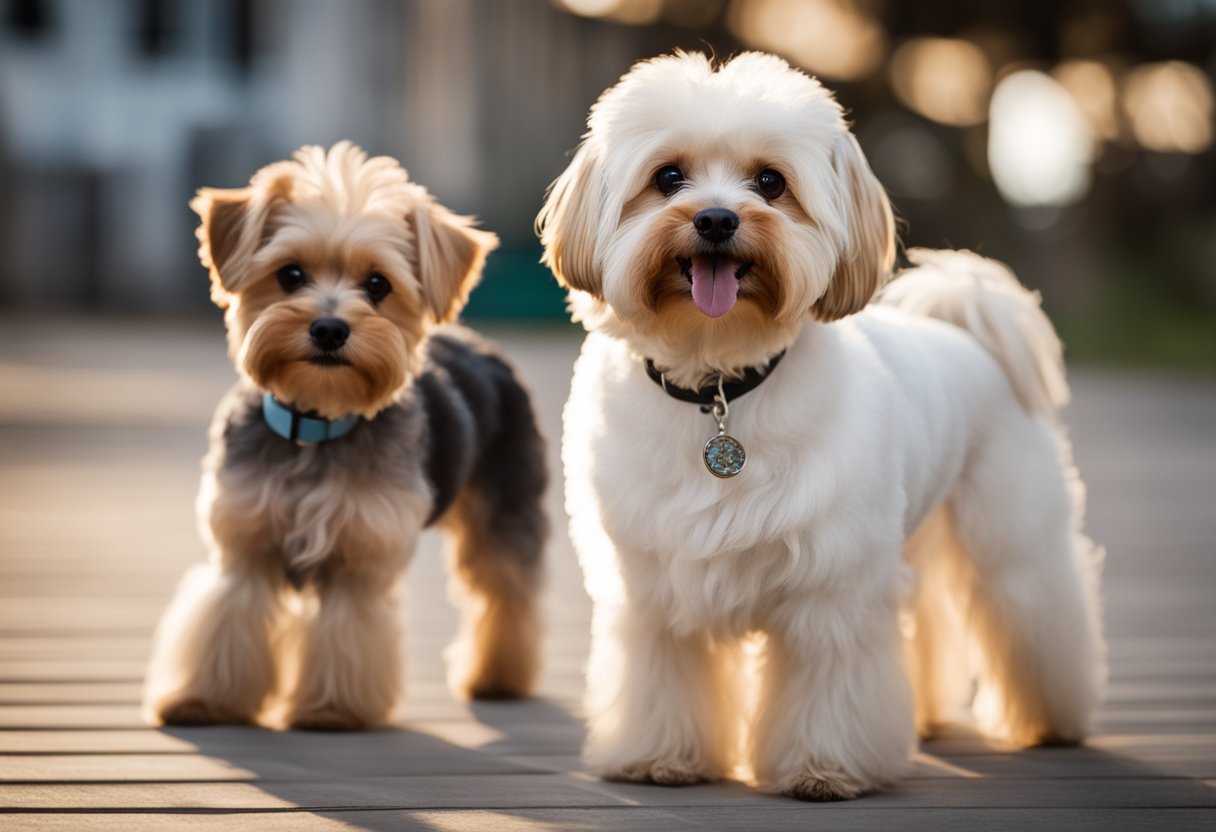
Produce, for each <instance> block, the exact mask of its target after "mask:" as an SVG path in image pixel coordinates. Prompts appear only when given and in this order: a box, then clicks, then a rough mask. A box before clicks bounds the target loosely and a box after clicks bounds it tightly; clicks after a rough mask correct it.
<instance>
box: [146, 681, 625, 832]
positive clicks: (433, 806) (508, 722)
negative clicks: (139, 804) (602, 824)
mask: <svg viewBox="0 0 1216 832" xmlns="http://www.w3.org/2000/svg"><path fill="white" fill-rule="evenodd" d="M468 709H469V715H470V716H471V717H472V719H452V720H442V719H441V720H427V721H425V722H423V723H419V724H418V726H417V727H413V726H410V725H408V724H401V725H395V726H392V727H388V728H383V729H378V730H374V731H360V732H350V733H337V732H333V733H331V732H316V731H276V730H271V729H267V728H259V727H244V726H239V727H238V726H216V727H205V728H163V729H161V731H162V733H164V734H166V735H168V736H171V737H173V738H175V739H177V740H180V741H182V742H185V743H189V744H190V745H191V746H193V747H194V749H196V750H197V753H199V754H201V755H204V756H205V757H207V758H208V759H209V760H210V761H211V762H212V763H219V764H220V765H221V766H222V768H220V769H218V770H213V771H211V772H209V774H208V779H207V780H206V781H205V782H199V781H195V782H194V783H193V785H192V786H191V788H192V789H193V790H196V791H198V792H202V794H203V795H205V796H202V797H201V801H202V802H201V804H200V805H202V806H209V807H223V808H221V809H219V810H220V811H229V812H241V813H243V812H250V813H258V814H264V813H285V812H306V813H311V814H318V815H323V816H325V817H328V818H330V819H332V820H335V821H340V822H341V823H342V824H344V826H343V827H342V828H347V829H352V828H354V829H382V828H392V829H415V828H416V829H435V828H444V827H441V826H440V827H437V826H435V825H433V824H431V823H429V822H427V821H426V818H420V817H417V813H427V812H435V811H450V810H461V809H464V810H469V811H475V810H478V809H481V808H485V807H498V809H497V810H498V811H512V807H518V809H519V810H524V811H526V809H527V808H529V807H531V806H534V805H535V804H536V798H537V797H539V799H540V801H541V803H542V805H543V804H549V805H552V806H554V807H560V806H561V805H563V803H564V802H566V800H567V798H566V797H564V796H563V793H564V792H565V791H566V790H569V792H570V793H569V795H568V801H569V803H570V804H578V803H580V802H584V805H585V798H587V797H588V794H587V793H586V792H585V791H584V788H585V787H584V786H580V785H579V781H576V780H574V779H572V778H565V777H554V776H553V775H555V774H565V773H568V772H570V771H572V770H575V769H576V768H577V766H578V752H579V748H580V746H581V743H582V737H583V726H582V722H581V721H580V720H579V719H577V718H576V717H575V716H574V715H572V714H571V713H570V712H569V711H568V710H567V709H565V708H564V707H562V706H560V705H559V704H556V703H554V702H550V701H547V700H544V699H528V700H522V701H502V702H498V701H492V702H475V703H471V704H470V705H469V706H468ZM559 781H560V782H559ZM538 790H539V793H538ZM580 799H581V800H580ZM601 802H602V798H601ZM335 828H339V827H337V826H335Z"/></svg>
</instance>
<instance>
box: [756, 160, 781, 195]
mask: <svg viewBox="0 0 1216 832" xmlns="http://www.w3.org/2000/svg"><path fill="white" fill-rule="evenodd" d="M756 190H757V191H759V192H760V195H761V196H763V197H764V198H765V199H769V200H772V199H776V198H777V197H779V196H781V195H782V194H783V193H785V177H784V176H782V175H781V174H779V173H777V171H775V170H773V169H772V168H765V169H764V170H762V171H760V172H759V173H757V174H756Z"/></svg>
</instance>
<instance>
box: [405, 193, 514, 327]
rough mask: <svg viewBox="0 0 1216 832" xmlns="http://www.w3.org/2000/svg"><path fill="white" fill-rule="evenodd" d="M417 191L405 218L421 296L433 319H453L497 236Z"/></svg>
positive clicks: (496, 243)
mask: <svg viewBox="0 0 1216 832" xmlns="http://www.w3.org/2000/svg"><path fill="white" fill-rule="evenodd" d="M419 191H420V195H419V198H418V200H417V201H416V204H415V206H414V209H413V211H411V212H410V214H409V216H408V217H407V220H408V222H409V224H410V227H411V228H412V229H413V232H414V245H415V247H416V252H417V257H418V280H419V282H420V283H421V285H422V296H423V299H424V300H425V301H426V305H427V308H428V310H429V311H430V313H431V315H432V317H434V319H435V320H436V321H438V322H444V321H453V320H455V319H456V316H457V315H458V314H460V310H461V309H463V308H464V304H465V301H466V300H468V298H469V292H471V291H472V290H473V287H474V286H476V285H477V281H478V280H480V279H481V269H482V267H483V266H484V265H485V262H486V256H487V255H488V254H489V253H490V252H491V251H493V250H494V249H496V248H498V237H497V236H495V235H494V234H491V233H490V232H489V231H482V230H480V229H477V228H474V227H473V219H472V218H471V217H461V216H457V215H456V214H453V213H452V212H451V211H449V210H448V209H447V208H444V207H443V206H442V205H440V204H439V203H438V202H436V201H435V199H434V197H432V196H431V195H430V194H428V193H427V192H426V191H425V190H423V189H422V188H419Z"/></svg>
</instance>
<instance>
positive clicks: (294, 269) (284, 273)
mask: <svg viewBox="0 0 1216 832" xmlns="http://www.w3.org/2000/svg"><path fill="white" fill-rule="evenodd" d="M277 276H278V278H279V285H280V286H282V287H283V291H284V292H286V293H287V294H289V295H290V294H291V293H292V292H294V291H296V290H297V289H302V288H303V287H304V284H306V283H307V282H308V275H306V274H304V270H303V269H301V268H300V267H299V266H298V265H296V264H295V263H289V264H288V265H286V266H284V267H283V268H281V269H279V272H278V275H277Z"/></svg>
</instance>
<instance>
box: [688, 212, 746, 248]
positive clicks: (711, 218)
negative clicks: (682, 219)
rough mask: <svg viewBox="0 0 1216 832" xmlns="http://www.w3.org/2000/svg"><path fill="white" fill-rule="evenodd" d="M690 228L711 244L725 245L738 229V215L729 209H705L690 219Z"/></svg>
mask: <svg viewBox="0 0 1216 832" xmlns="http://www.w3.org/2000/svg"><path fill="white" fill-rule="evenodd" d="M692 226H693V228H695V229H697V233H698V234H700V235H701V236H702V237H704V238H705V239H707V240H709V241H710V242H711V243H725V242H726V241H727V240H729V239H730V238H731V236H732V235H733V234H734V233H735V229H736V228H738V227H739V215H738V214H736V213H735V212H734V211H732V210H730V209H729V208H706V209H705V210H704V211H698V212H697V215H696V216H695V217H693V218H692Z"/></svg>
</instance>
